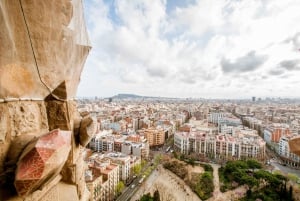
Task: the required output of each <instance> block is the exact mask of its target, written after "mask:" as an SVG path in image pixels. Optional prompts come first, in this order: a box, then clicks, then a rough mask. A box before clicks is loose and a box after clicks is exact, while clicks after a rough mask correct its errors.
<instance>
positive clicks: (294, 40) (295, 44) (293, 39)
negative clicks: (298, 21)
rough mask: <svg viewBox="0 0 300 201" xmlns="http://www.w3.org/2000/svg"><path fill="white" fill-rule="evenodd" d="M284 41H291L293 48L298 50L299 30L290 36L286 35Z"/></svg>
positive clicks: (299, 45) (299, 41) (299, 42)
mask: <svg viewBox="0 0 300 201" xmlns="http://www.w3.org/2000/svg"><path fill="white" fill-rule="evenodd" d="M284 42H285V43H292V45H293V49H294V50H295V51H297V52H298V51H299V50H300V32H297V33H295V34H294V36H292V37H288V38H287V39H285V40H284Z"/></svg>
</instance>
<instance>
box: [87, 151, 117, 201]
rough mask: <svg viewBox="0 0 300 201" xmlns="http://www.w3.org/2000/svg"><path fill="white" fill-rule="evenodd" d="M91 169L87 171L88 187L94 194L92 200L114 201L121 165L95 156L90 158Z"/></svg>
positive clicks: (89, 165)
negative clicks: (100, 159)
mask: <svg viewBox="0 0 300 201" xmlns="http://www.w3.org/2000/svg"><path fill="white" fill-rule="evenodd" d="M88 167H89V169H88V170H87V171H86V172H85V180H86V184H87V188H88V189H89V191H90V192H91V194H92V196H91V198H90V201H94V200H100V201H112V200H114V198H115V195H116V187H117V184H118V182H119V166H118V165H117V164H113V163H111V161H110V160H107V161H103V160H102V161H99V159H98V158H97V157H95V156H92V157H90V158H89V160H88Z"/></svg>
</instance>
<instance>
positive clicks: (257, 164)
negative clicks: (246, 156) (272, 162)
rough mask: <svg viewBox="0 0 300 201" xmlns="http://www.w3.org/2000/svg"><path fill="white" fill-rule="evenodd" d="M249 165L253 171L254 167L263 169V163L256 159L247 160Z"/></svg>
mask: <svg viewBox="0 0 300 201" xmlns="http://www.w3.org/2000/svg"><path fill="white" fill-rule="evenodd" d="M247 165H248V167H249V168H250V169H252V170H253V171H254V169H261V168H262V165H261V164H260V163H259V162H258V161H256V160H247Z"/></svg>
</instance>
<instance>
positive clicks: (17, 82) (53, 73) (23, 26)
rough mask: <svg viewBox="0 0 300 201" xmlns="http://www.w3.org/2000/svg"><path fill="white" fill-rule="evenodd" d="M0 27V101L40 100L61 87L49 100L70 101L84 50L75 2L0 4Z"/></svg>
mask: <svg viewBox="0 0 300 201" xmlns="http://www.w3.org/2000/svg"><path fill="white" fill-rule="evenodd" d="M41 13H42V15H41ZM0 27H1V32H0V44H1V46H0V52H1V59H0V99H1V98H2V99H6V98H26V97H29V98H40V99H44V98H45V97H46V96H48V95H49V94H50V93H52V92H53V91H54V90H55V89H56V88H57V87H59V86H60V85H61V84H62V83H64V84H65V89H66V91H65V92H66V93H57V94H55V95H56V96H57V97H58V98H61V99H66V97H64V95H67V96H68V97H67V99H70V98H73V97H74V96H75V94H76V90H77V86H78V83H79V78H80V74H81V71H82V68H83V64H84V62H85V59H86V56H87V54H88V52H89V50H90V46H89V39H88V37H87V32H86V29H85V23H84V19H83V13H82V6H81V1H79V0H73V1H70V0H61V1H40V0H31V1H25V0H21V1H11V0H2V1H0ZM60 92H62V91H60ZM54 93H55V92H54ZM61 95H62V96H61Z"/></svg>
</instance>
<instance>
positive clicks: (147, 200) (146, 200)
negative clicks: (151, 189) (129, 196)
mask: <svg viewBox="0 0 300 201" xmlns="http://www.w3.org/2000/svg"><path fill="white" fill-rule="evenodd" d="M140 201H154V200H153V197H152V196H151V195H150V193H147V194H145V195H143V196H142V197H141V199H140Z"/></svg>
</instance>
